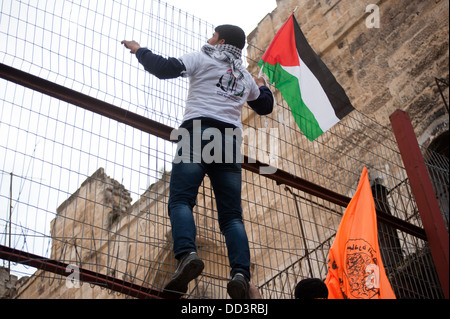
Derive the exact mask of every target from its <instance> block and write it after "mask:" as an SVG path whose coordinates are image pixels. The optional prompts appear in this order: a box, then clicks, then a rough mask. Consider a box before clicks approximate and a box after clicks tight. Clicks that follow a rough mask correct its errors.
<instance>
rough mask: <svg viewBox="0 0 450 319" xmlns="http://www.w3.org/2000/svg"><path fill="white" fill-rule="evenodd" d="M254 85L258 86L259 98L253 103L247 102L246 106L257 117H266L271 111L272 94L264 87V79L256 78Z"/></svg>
mask: <svg viewBox="0 0 450 319" xmlns="http://www.w3.org/2000/svg"><path fill="white" fill-rule="evenodd" d="M255 83H256V85H258V86H259V97H258V98H257V99H256V100H253V101H247V104H248V105H249V106H250V107H251V108H252V109H253V110H254V111H255V112H256V113H258V114H259V115H267V114H270V113H272V111H273V101H274V100H273V94H272V92H271V91H270V89H269V88H268V87H267V86H266V81H265V80H264V78H262V77H261V78H256V79H255Z"/></svg>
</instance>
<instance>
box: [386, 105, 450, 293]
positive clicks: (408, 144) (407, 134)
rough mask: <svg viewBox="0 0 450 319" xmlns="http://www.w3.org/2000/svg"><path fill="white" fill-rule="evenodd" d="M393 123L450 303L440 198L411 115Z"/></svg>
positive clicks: (394, 117)
mask: <svg viewBox="0 0 450 319" xmlns="http://www.w3.org/2000/svg"><path fill="white" fill-rule="evenodd" d="M390 120H391V124H392V128H393V131H394V134H395V138H396V139H397V143H398V147H399V149H400V153H401V155H402V159H403V163H404V165H405V169H406V173H407V174H408V178H409V182H410V184H411V189H412V192H413V194H414V198H415V200H416V203H417V207H418V209H419V213H420V218H421V219H422V223H423V226H424V229H425V232H426V234H427V237H428V243H429V245H430V250H431V253H432V255H433V259H434V264H435V266H436V270H437V273H438V275H439V280H440V282H441V286H442V290H443V292H444V295H445V297H446V298H447V299H448V298H449V271H448V270H449V236H448V232H447V230H446V227H445V224H444V220H443V218H442V214H441V210H440V208H439V204H438V202H437V200H436V194H435V193H434V189H433V185H432V183H431V180H430V176H429V175H428V172H427V168H426V166H425V161H424V159H423V156H422V153H421V151H420V147H419V144H418V142H417V139H416V135H415V133H414V129H413V127H412V124H411V121H410V118H409V116H408V114H407V113H406V112H404V111H402V110H397V111H395V112H394V113H393V114H392V115H391V116H390Z"/></svg>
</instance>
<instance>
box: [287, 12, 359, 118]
mask: <svg viewBox="0 0 450 319" xmlns="http://www.w3.org/2000/svg"><path fill="white" fill-rule="evenodd" d="M292 18H293V23H294V32H295V43H296V46H297V51H298V54H299V56H300V58H301V59H302V60H303V62H304V63H305V64H306V65H307V66H308V68H309V69H310V70H311V72H312V73H313V74H314V76H315V77H316V78H317V79H318V81H319V83H320V85H321V86H322V88H323V89H324V91H325V93H326V95H327V97H328V99H329V100H330V103H331V105H332V106H333V108H334V112H335V113H336V116H337V118H338V119H340V120H342V119H343V118H344V117H345V116H346V115H347V114H349V113H350V112H352V111H353V110H354V107H353V106H352V104H351V102H350V99H349V98H348V96H347V94H346V93H345V91H344V89H343V88H342V86H341V85H340V84H339V83H338V82H337V80H336V78H335V77H334V75H333V74H332V73H331V71H330V70H329V69H328V67H327V66H326V65H325V63H324V62H323V61H322V60H321V59H320V58H319V56H318V55H317V54H316V53H315V52H314V50H313V49H312V48H311V46H310V45H309V43H308V41H307V40H306V37H305V35H304V34H303V32H302V30H301V29H300V26H299V25H298V23H297V20H296V19H295V16H294V15H292Z"/></svg>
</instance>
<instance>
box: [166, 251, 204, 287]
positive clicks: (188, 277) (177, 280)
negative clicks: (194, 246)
mask: <svg viewBox="0 0 450 319" xmlns="http://www.w3.org/2000/svg"><path fill="white" fill-rule="evenodd" d="M204 267H205V265H204V263H203V261H201V260H200V259H194V260H191V261H190V262H189V263H187V264H186V265H185V266H184V268H183V270H182V271H180V272H179V274H177V275H175V276H174V277H173V278H172V279H171V280H170V281H169V283H167V285H166V287H165V288H164V290H167V291H170V292H178V293H182V294H185V293H186V292H187V288H188V284H189V282H191V281H192V280H194V279H195V278H197V277H198V276H200V274H201V273H202V271H203V268H204Z"/></svg>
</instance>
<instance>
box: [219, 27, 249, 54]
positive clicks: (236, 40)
mask: <svg viewBox="0 0 450 319" xmlns="http://www.w3.org/2000/svg"><path fill="white" fill-rule="evenodd" d="M215 31H216V32H217V33H218V34H219V40H221V39H224V40H225V44H230V45H234V46H235V47H237V48H239V49H241V50H242V49H243V48H244V46H245V32H244V30H242V29H241V28H239V27H237V26H235V25H231V24H223V25H219V26H218V27H216V29H215Z"/></svg>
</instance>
